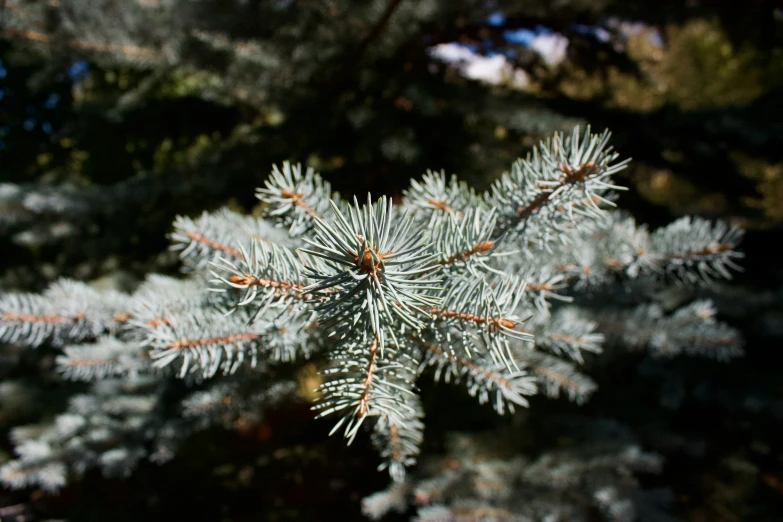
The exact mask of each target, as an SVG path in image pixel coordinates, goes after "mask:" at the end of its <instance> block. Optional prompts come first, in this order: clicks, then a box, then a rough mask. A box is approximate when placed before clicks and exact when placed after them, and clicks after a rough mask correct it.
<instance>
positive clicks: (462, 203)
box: [0, 128, 742, 490]
mask: <svg viewBox="0 0 783 522" xmlns="http://www.w3.org/2000/svg"><path fill="white" fill-rule="evenodd" d="M608 142H609V133H608V132H603V133H601V134H594V133H592V132H591V131H590V129H589V128H588V129H586V130H585V131H583V132H582V131H580V130H579V129H578V128H577V129H574V131H573V133H572V134H570V135H567V136H564V135H560V134H556V135H555V136H554V137H552V138H551V139H549V140H546V141H545V142H543V143H541V144H540V145H539V146H538V147H536V148H535V149H534V150H533V151H532V152H531V153H530V154H529V155H528V156H527V157H526V158H525V159H520V160H518V161H516V162H515V163H514V164H513V165H512V167H511V170H510V171H509V172H507V173H505V174H503V175H502V176H501V177H500V178H499V179H498V180H497V181H496V182H495V183H494V185H493V186H492V187H491V189H490V190H489V191H487V192H485V193H483V194H479V193H477V192H475V191H474V190H473V189H471V188H470V187H468V186H467V185H466V184H464V183H462V182H460V181H458V180H457V179H456V178H454V177H451V178H449V177H447V176H446V175H445V174H444V173H443V172H427V173H426V174H425V175H424V176H423V178H422V179H421V180H418V181H413V182H412V183H411V186H410V188H409V189H408V190H407V191H406V192H405V193H404V197H403V199H402V201H401V202H400V203H398V204H394V203H393V202H392V201H391V200H389V199H387V198H385V197H381V198H380V199H378V200H376V201H373V199H372V198H371V197H370V196H369V195H368V197H367V200H366V202H360V201H358V200H354V201H352V202H348V201H345V200H342V199H340V198H338V196H337V195H336V194H333V193H332V191H331V189H330V186H329V184H328V183H327V182H326V181H325V180H323V179H322V178H321V177H320V176H319V175H318V174H316V173H315V172H313V171H312V170H310V169H303V168H302V167H301V166H299V165H292V164H290V163H284V164H283V165H282V167H280V168H278V167H277V166H275V167H274V168H273V171H272V174H271V176H270V177H269V178H268V180H267V181H266V183H265V186H264V187H263V188H261V189H259V190H258V192H257V195H258V198H259V199H260V200H261V201H262V202H263V203H264V205H265V206H264V208H265V215H264V217H263V218H254V217H249V216H243V215H239V214H237V213H234V212H231V211H228V210H225V209H223V210H219V211H217V212H213V213H204V214H202V215H201V216H199V217H197V218H188V217H179V218H177V220H176V221H175V223H174V231H173V233H172V234H171V238H172V241H173V248H174V249H177V250H179V251H180V255H181V258H182V261H183V264H184V267H185V271H186V272H187V273H188V277H186V278H181V279H180V278H172V277H166V276H160V275H151V276H149V277H148V278H147V280H146V281H145V282H144V283H143V284H141V285H140V287H139V288H138V289H137V290H136V291H135V292H134V293H133V294H131V295H126V294H121V293H117V292H100V291H97V290H94V289H92V288H91V287H89V286H87V285H85V284H83V283H80V282H76V281H70V280H61V281H58V282H56V283H55V284H53V285H52V287H51V288H50V289H49V290H47V291H46V292H45V293H44V294H43V295H35V294H13V293H8V294H4V295H0V341H2V342H7V343H17V344H21V345H28V346H31V347H36V346H39V345H42V344H44V343H48V344H51V345H54V346H56V347H61V349H62V355H60V356H59V357H58V358H57V365H58V369H59V372H60V373H61V374H62V376H63V377H64V378H66V379H74V380H83V381H96V382H95V383H94V384H93V387H92V388H91V389H90V391H88V392H87V393H85V394H81V395H78V396H75V397H73V398H72V399H71V402H70V404H69V407H68V411H67V412H65V413H63V414H62V415H60V416H58V417H57V418H56V419H55V421H54V422H53V423H52V424H48V425H42V426H34V427H21V428H15V429H14V430H13V432H12V436H13V439H14V442H15V443H16V444H17V453H18V458H17V459H16V460H13V461H11V462H9V463H7V464H5V465H4V466H3V467H2V468H0V479H2V481H3V482H4V483H6V484H8V485H10V486H12V487H24V486H27V485H30V484H38V485H41V486H43V487H45V488H48V489H51V490H56V489H58V488H59V487H60V486H62V485H63V484H64V483H65V482H66V479H67V475H68V474H69V473H70V474H76V475H78V474H79V473H81V472H82V471H83V470H85V469H86V468H87V467H89V466H100V467H102V468H103V470H104V472H106V473H113V474H117V473H120V474H126V473H128V472H129V471H130V469H131V468H132V466H133V464H134V463H135V462H136V461H137V460H138V459H139V458H142V457H147V458H152V459H154V460H158V461H161V460H165V459H167V458H169V457H170V456H171V455H173V452H174V450H175V447H176V443H177V441H178V440H180V439H182V438H183V437H184V436H186V435H187V434H188V433H190V432H192V431H193V430H196V429H201V428H203V427H205V426H207V425H209V424H212V423H223V424H224V425H232V424H233V423H236V422H239V421H240V420H241V419H243V418H246V417H248V416H257V415H259V411H260V410H261V409H262V407H263V406H264V405H267V404H270V403H272V402H279V401H283V400H286V399H290V398H291V397H292V396H293V394H294V393H295V390H296V384H295V383H294V382H293V381H292V380H286V379H281V378H276V377H274V375H273V373H270V371H269V370H270V368H271V367H273V366H275V365H279V364H281V363H288V362H291V361H300V360H302V359H307V358H310V357H311V356H317V357H318V359H317V360H319V361H325V363H324V365H323V368H322V369H321V371H320V374H321V378H322V383H321V385H320V388H319V389H318V398H317V399H316V401H315V403H314V406H313V408H314V410H316V411H317V415H318V416H319V417H329V418H333V419H334V423H335V424H334V429H333V430H332V431H333V433H334V432H338V431H340V432H342V433H343V434H344V436H345V437H346V439H347V440H348V442H349V443H350V441H352V440H353V439H354V438H355V437H356V436H357V434H358V433H359V431H360V429H361V428H362V426H366V427H368V428H370V430H371V431H372V442H373V443H374V445H375V446H376V447H377V448H378V451H379V452H380V455H381V458H382V463H381V465H380V468H382V469H383V468H388V470H389V472H390V474H391V477H392V478H393V479H394V480H395V481H398V482H400V481H403V480H404V477H405V469H406V467H408V466H410V465H412V464H414V463H415V462H416V458H417V455H418V453H419V448H420V445H421V442H422V436H423V435H422V431H423V410H422V406H421V401H420V399H419V396H418V389H417V386H416V381H417V379H418V378H419V377H420V376H421V375H422V374H423V373H431V374H434V377H435V379H436V380H439V379H442V380H445V381H453V382H457V383H460V384H462V385H464V386H465V387H466V388H467V390H468V392H469V393H470V394H471V395H472V396H474V397H476V398H477V399H478V400H479V402H480V403H490V404H491V405H492V407H493V408H494V409H495V410H496V411H497V412H498V413H500V414H503V413H505V412H507V411H509V412H513V411H514V409H515V408H517V407H525V406H527V404H528V397H530V396H532V395H534V394H536V393H543V394H545V395H547V396H550V397H557V396H559V395H561V394H563V395H566V396H567V397H568V398H569V399H571V400H573V401H576V402H582V401H584V400H586V399H587V398H588V396H589V395H590V393H591V392H592V391H593V390H594V389H595V384H594V383H593V381H592V380H590V378H589V377H587V376H586V375H584V374H582V373H581V372H580V371H579V368H580V365H581V364H582V363H583V362H584V361H585V355H586V354H587V353H590V354H597V353H600V352H601V350H602V346H603V345H604V344H605V342H606V341H607V340H608V341H612V342H615V343H619V344H626V345H631V346H634V347H649V348H650V349H652V350H653V351H654V353H657V354H661V355H673V354H677V353H680V352H686V353H697V354H706V355H710V356H713V357H716V358H718V359H729V358H731V357H734V356H737V355H739V354H740V353H741V340H740V338H739V336H738V334H737V332H736V331H735V330H733V329H732V328H730V327H728V326H726V325H724V324H722V323H720V322H718V321H716V319H715V311H714V309H713V307H712V306H711V304H710V303H709V302H707V301H695V302H691V303H688V304H686V305H684V306H682V307H680V308H678V309H676V310H674V311H671V310H666V309H665V308H664V307H662V306H661V305H660V303H655V302H653V303H649V302H648V303H644V302H642V301H643V300H641V299H638V296H639V295H643V296H645V297H647V298H648V299H646V300H647V301H649V296H651V295H654V292H653V290H656V289H661V288H665V287H666V286H668V285H671V284H687V285H702V284H708V283H710V282H711V281H713V280H715V279H718V278H728V277H730V270H732V269H736V268H737V267H736V265H735V261H736V260H737V259H738V258H739V257H741V254H740V253H738V252H737V251H736V247H737V244H738V243H739V241H740V239H741V237H742V232H741V231H740V230H739V229H737V228H735V227H733V226H730V225H728V224H726V223H723V222H717V223H716V222H711V221H707V220H704V219H701V218H689V217H686V218H681V219H678V220H676V221H675V222H673V223H672V224H670V225H668V226H666V227H663V228H660V229H658V230H655V231H649V230H648V229H647V228H645V227H644V226H639V225H637V224H636V223H635V221H634V220H633V218H631V217H629V216H627V215H625V214H623V213H621V212H619V211H616V210H614V209H613V207H614V203H613V201H614V199H615V197H616V194H617V191H618V190H621V187H619V186H617V185H615V184H614V181H613V176H614V175H615V174H616V173H617V172H619V171H621V170H622V169H624V168H625V167H626V165H627V164H628V160H622V161H619V160H618V154H617V153H615V152H614V151H613V150H612V148H611V147H610V146H609V144H608ZM618 289H619V290H618ZM623 299H624V300H625V302H623ZM629 302H635V303H636V304H638V305H639V306H630V305H628V304H627V303H629ZM612 303H616V304H618V306H612ZM602 332H605V333H606V334H607V337H605V336H604V333H602ZM172 375H173V376H177V377H180V378H183V379H186V380H187V381H188V382H189V383H190V384H191V385H192V386H194V387H195V388H196V390H195V391H194V392H193V393H191V394H190V395H188V396H187V397H186V398H185V399H183V400H182V403H181V404H180V406H178V407H176V406H173V405H172V404H170V403H168V402H167V401H166V400H164V392H165V391H166V389H167V387H168V386H169V385H170V383H171V382H172V379H171V376H172ZM229 375H230V377H222V376H229ZM166 397H168V395H166Z"/></svg>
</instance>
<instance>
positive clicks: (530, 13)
mask: <svg viewBox="0 0 783 522" xmlns="http://www.w3.org/2000/svg"><path fill="white" fill-rule="evenodd" d="M3 4H4V7H3V15H2V16H3V18H2V23H3V29H2V37H3V38H2V43H0V45H1V47H0V53H2V54H1V56H2V70H3V74H2V78H1V79H0V81H2V93H3V94H2V112H0V119H1V120H2V122H1V123H0V132H1V133H2V138H1V139H2V145H1V146H2V151H1V152H0V153H1V154H2V158H3V159H2V163H0V175H1V176H2V179H4V180H7V181H10V182H14V183H30V182H34V183H45V184H49V185H51V186H57V185H58V184H63V183H67V184H70V185H74V186H76V187H87V186H99V187H112V186H113V187H119V186H120V185H121V184H123V183H124V184H125V185H126V187H125V188H124V189H122V188H120V189H117V190H115V191H114V193H113V196H112V200H113V201H112V202H111V204H110V206H111V207H112V209H110V210H111V212H113V213H118V214H119V215H120V216H122V215H123V212H131V214H132V215H133V216H136V217H138V218H139V219H134V220H124V221H123V227H124V228H123V233H122V234H117V233H115V231H113V230H112V229H111V227H110V226H109V225H108V223H107V222H110V221H117V220H116V219H115V218H116V217H117V216H112V217H107V216H106V214H107V212H108V211H109V209H105V210H104V212H103V217H104V219H103V220H96V219H91V221H92V225H93V227H92V228H93V232H92V236H93V237H95V241H93V243H96V245H95V246H94V248H93V247H92V246H91V247H89V248H85V247H84V245H81V246H77V245H76V244H73V245H72V246H73V247H74V248H65V249H64V248H63V247H64V246H67V245H62V244H60V245H57V247H56V248H55V249H53V250H52V249H47V248H46V247H36V248H35V249H34V250H35V251H34V252H32V253H30V252H27V251H23V250H27V249H21V250H20V249H19V248H15V249H14V253H13V255H12V256H10V258H11V259H10V261H11V262H12V263H14V264H17V263H21V264H24V265H26V266H27V267H28V268H29V267H30V266H31V265H33V266H36V265H38V264H39V263H50V264H51V263H53V262H54V263H55V264H56V268H55V269H54V271H52V270H51V269H50V270H49V271H48V272H47V274H48V276H47V277H44V279H47V280H48V279H50V278H51V276H52V275H53V274H54V273H57V274H61V273H63V271H66V272H67V271H68V270H73V269H74V267H81V268H80V269H81V270H82V271H85V273H84V274H80V275H81V276H85V275H90V276H95V275H97V274H99V273H100V272H101V269H100V268H99V267H89V266H85V265H84V264H83V263H85V262H88V261H89V260H90V259H92V260H95V259H101V258H103V259H105V258H106V255H96V254H99V253H100V252H98V251H96V249H98V250H100V248H101V247H106V246H109V244H111V248H110V251H108V252H104V254H113V255H119V256H121V257H123V261H122V264H123V265H129V266H130V265H134V263H137V262H138V263H142V264H144V261H143V260H144V259H147V258H148V257H149V256H150V255H151V254H152V253H157V252H159V251H160V250H161V249H162V248H163V247H164V246H165V243H164V242H163V241H164V240H163V239H162V238H163V236H164V234H165V232H166V230H167V227H168V224H169V223H170V220H171V218H172V217H173V216H174V215H175V214H176V213H194V212H196V211H199V210H201V209H208V208H215V207H217V206H220V205H223V204H226V203H227V202H229V201H233V202H235V204H236V205H238V206H239V207H242V208H245V209H247V210H249V209H250V208H251V207H252V205H253V204H254V198H253V188H254V187H255V186H257V185H259V184H260V183H261V181H262V180H263V179H264V177H265V175H266V172H267V171H268V169H269V167H270V165H271V164H272V163H275V162H280V161H282V160H284V159H290V160H294V161H302V162H306V163H307V164H309V165H311V166H313V167H315V168H316V169H318V170H319V171H321V172H322V173H323V174H324V175H325V176H326V177H327V178H328V179H329V180H330V181H332V183H333V185H334V187H335V188H336V189H337V190H339V191H342V192H346V193H355V194H362V193H364V192H366V191H371V192H373V193H376V194H379V193H381V192H384V193H389V194H392V195H399V194H400V191H401V189H402V188H403V187H405V186H406V184H407V180H408V179H409V178H410V177H412V176H418V175H420V174H421V173H423V172H424V171H425V170H426V169H435V170H439V169H445V170H446V171H447V172H449V173H456V174H458V175H459V176H460V177H461V178H463V179H466V180H468V181H469V182H471V183H474V184H476V185H478V186H486V185H487V184H488V183H489V182H490V181H491V180H492V179H494V178H495V177H497V176H498V174H500V173H501V172H502V171H503V170H504V169H505V168H507V167H508V165H509V164H510V163H511V161H513V159H515V158H516V157H518V156H520V155H523V154H524V153H525V151H526V150H527V149H528V148H529V146H530V145H531V144H532V143H535V142H536V141H537V140H539V139H540V138H541V137H543V136H547V135H549V134H551V133H552V132H554V131H557V130H565V129H569V128H571V127H572V126H573V125H576V124H585V123H588V122H589V123H590V124H592V125H593V126H594V127H597V128H603V127H608V128H610V129H612V131H613V132H614V135H615V138H614V142H615V145H616V147H617V148H618V150H620V151H622V153H623V154H625V155H628V156H632V157H633V158H634V160H635V161H634V163H633V168H632V169H631V170H629V171H628V173H627V175H626V177H625V179H623V180H622V181H623V182H624V183H625V184H627V185H629V186H630V187H632V188H633V189H634V190H633V191H631V192H630V193H629V196H628V197H627V198H624V199H623V201H621V204H623V205H625V206H628V207H629V208H632V209H634V211H635V212H636V213H643V214H646V215H644V216H641V217H643V218H645V217H646V218H648V219H649V220H652V221H653V222H655V223H656V224H657V223H660V222H663V221H664V220H666V219H668V218H669V217H671V215H673V214H674V215H678V214H683V213H688V212H690V213H693V212H697V213H705V212H706V213H719V214H722V215H724V216H731V217H733V218H734V219H736V220H737V221H738V222H741V223H742V224H743V225H744V226H748V227H774V226H778V224H779V222H780V219H781V215H782V214H783V209H782V208H781V207H780V203H779V198H776V195H777V194H778V193H780V191H781V190H782V189H781V188H780V187H781V183H783V181H781V174H780V168H779V165H780V162H781V154H783V152H781V147H780V143H781V138H783V123H782V122H781V119H780V114H781V112H782V111H781V110H780V103H781V102H780V101H779V100H780V99H781V96H780V92H781V84H782V83H783V53H782V52H781V49H780V46H779V44H780V36H781V25H783V21H781V17H782V16H783V15H781V12H780V11H779V10H776V9H775V8H774V7H773V5H772V4H770V5H767V4H765V3H764V2H750V3H743V4H741V5H740V4H737V3H735V2H718V1H710V2H699V1H691V2H682V1H661V2H655V3H650V2H619V1H609V0H600V1H598V0H589V1H588V0H582V1H561V2H546V1H531V2H502V1H478V0H472V1H461V2H445V1H436V0H428V1H423V2H406V1H393V0H388V1H369V2H364V1H363V2H350V1H337V0H313V1H285V0H278V1H275V2H259V1H250V0H246V1H240V0H235V1H198V2H185V3H182V2H173V1H167V0H144V1H142V0H134V1H129V2H112V1H97V0H94V1H87V2H69V1H52V0H49V1H44V0H39V1H22V0H6V1H5V2H3ZM95 225H97V228H96V227H95ZM107 235H108V236H110V237H112V241H110V242H108V243H107V242H105V241H104V239H105V237H106V236H107ZM120 236H121V237H120ZM6 248H9V249H12V248H14V247H12V246H10V245H9V246H6ZM104 250H105V248H104ZM66 251H67V252H66ZM128 256H130V259H126V258H127V257H128ZM55 257H59V258H60V261H56V260H55V259H54V258H55ZM147 268H148V266H147V265H144V267H143V268H139V269H140V270H142V271H146V269H147ZM39 272H40V271H39ZM86 272H89V274H87V273H86ZM40 277H41V274H40V273H39V278H40Z"/></svg>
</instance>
